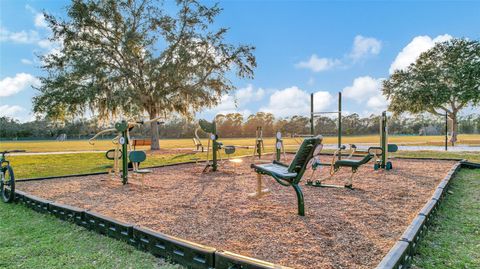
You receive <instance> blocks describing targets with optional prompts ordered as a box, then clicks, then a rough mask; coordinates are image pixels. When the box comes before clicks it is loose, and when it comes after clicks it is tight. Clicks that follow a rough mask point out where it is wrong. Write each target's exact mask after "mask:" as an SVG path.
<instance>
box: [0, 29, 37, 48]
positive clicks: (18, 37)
mask: <svg viewBox="0 0 480 269" xmlns="http://www.w3.org/2000/svg"><path fill="white" fill-rule="evenodd" d="M38 40H39V35H38V32H37V31H32V30H30V31H25V30H22V31H20V32H11V31H9V30H8V29H6V28H4V27H2V26H0V42H13V43H19V44H32V43H35V42H37V41H38Z"/></svg>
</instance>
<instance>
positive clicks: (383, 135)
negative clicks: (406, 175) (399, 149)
mask: <svg viewBox="0 0 480 269" xmlns="http://www.w3.org/2000/svg"><path fill="white" fill-rule="evenodd" d="M380 146H381V148H382V163H381V164H380V167H381V168H384V169H385V168H386V165H387V154H388V145H387V112H386V111H383V112H382V118H381V120H380Z"/></svg>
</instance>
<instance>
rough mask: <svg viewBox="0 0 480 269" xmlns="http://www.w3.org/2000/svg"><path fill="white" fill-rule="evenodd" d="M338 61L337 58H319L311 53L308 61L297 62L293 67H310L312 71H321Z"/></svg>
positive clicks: (331, 66) (336, 63)
mask: <svg viewBox="0 0 480 269" xmlns="http://www.w3.org/2000/svg"><path fill="white" fill-rule="evenodd" d="M340 63H341V62H340V60H338V59H330V58H319V57H318V56H317V55H316V54H313V55H312V56H311V57H310V59H309V60H308V61H303V62H299V63H297V64H296V65H295V67H297V68H305V69H310V70H312V71H313V72H321V71H325V70H328V69H331V68H333V67H335V66H337V65H339V64H340Z"/></svg>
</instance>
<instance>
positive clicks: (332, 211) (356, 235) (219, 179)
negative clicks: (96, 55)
mask: <svg viewBox="0 0 480 269" xmlns="http://www.w3.org/2000/svg"><path fill="white" fill-rule="evenodd" d="M291 157H292V156H290V155H289V156H288V158H291ZM266 158H272V156H266ZM322 158H324V160H323V161H325V162H328V161H329V157H328V156H326V157H322ZM250 163H251V159H249V158H245V159H244V162H243V163H241V164H238V165H237V167H236V168H234V165H233V164H230V163H226V164H225V166H223V167H222V166H220V168H219V171H217V172H209V173H204V174H202V173H201V170H202V169H203V167H202V166H201V164H182V165H177V166H170V167H162V168H156V169H154V172H153V173H152V174H148V175H146V176H145V180H144V182H143V185H142V183H141V181H140V180H139V179H140V178H137V179H134V178H132V177H130V184H128V185H126V186H123V185H122V184H121V182H120V180H119V179H115V180H112V177H111V176H109V175H97V176H88V177H76V178H64V179H52V180H44V181H32V182H19V183H18V187H17V188H18V189H19V190H22V191H26V192H28V193H31V194H33V195H37V196H39V197H42V198H46V199H49V200H53V201H55V202H59V203H64V204H68V205H73V206H77V207H81V208H85V209H89V210H92V211H95V212H99V213H101V214H104V215H107V216H110V217H114V218H116V219H119V220H122V221H126V222H130V223H134V224H137V225H142V226H146V227H148V228H151V229H154V230H157V231H159V232H163V233H166V234H169V235H173V236H177V237H180V238H183V239H187V240H190V241H193V242H196V243H200V244H204V245H207V246H211V247H215V248H217V249H221V250H228V251H232V252H235V253H239V254H242V255H247V256H251V257H255V258H258V259H262V260H266V261H269V262H273V263H278V264H282V265H285V266H290V267H294V268H372V267H375V266H376V265H377V264H378V263H379V262H380V260H381V259H382V258H383V256H384V255H385V254H386V253H387V252H388V251H389V250H390V248H391V247H392V246H393V244H394V243H395V241H396V240H398V238H399V237H400V236H401V234H402V233H403V232H404V230H405V229H406V228H407V226H408V225H409V224H410V222H411V221H412V219H413V218H414V217H415V216H416V215H417V213H418V211H419V210H420V209H421V208H422V207H423V206H424V204H425V203H426V202H427V201H428V200H429V199H430V197H431V195H432V194H433V192H434V190H435V188H436V186H437V185H438V183H439V182H440V180H441V179H442V178H443V177H444V176H445V175H446V174H447V172H448V171H449V169H450V168H451V167H452V165H453V164H454V162H451V161H430V160H401V159H395V160H393V165H394V169H393V170H391V171H383V170H380V171H374V170H373V164H367V165H364V166H362V167H361V168H360V169H359V171H358V173H357V176H356V179H355V180H354V182H353V184H354V188H355V189H354V190H348V189H332V188H314V187H308V186H303V184H302V190H303V192H304V195H305V211H306V216H305V217H301V216H298V215H297V201H296V196H295V192H294V190H293V189H292V188H291V187H283V186H281V185H280V184H277V183H276V182H274V180H273V179H271V178H269V177H264V178H266V179H267V180H266V181H267V184H268V187H269V188H270V189H271V190H272V192H271V193H270V194H269V195H266V196H264V197H262V198H260V199H251V198H248V193H251V192H254V191H255V187H256V185H255V184H256V174H255V173H254V172H253V171H252V169H251V168H250ZM323 169H324V170H323V171H322V176H326V174H327V169H326V168H323ZM349 174H350V173H349V169H348V168H344V169H342V170H341V171H340V172H339V173H337V175H336V176H335V177H334V178H335V179H336V180H333V181H330V182H329V183H337V184H342V183H343V179H344V178H345V177H348V176H349ZM318 175H319V174H317V176H318ZM309 176H310V172H309V171H307V172H306V173H305V176H304V180H303V182H305V179H306V178H307V177H309Z"/></svg>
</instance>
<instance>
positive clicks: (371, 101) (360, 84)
mask: <svg viewBox="0 0 480 269" xmlns="http://www.w3.org/2000/svg"><path fill="white" fill-rule="evenodd" d="M382 81H383V79H382V78H380V79H376V78H372V77H370V76H364V77H358V78H355V79H354V80H353V83H352V85H351V86H347V87H345V88H343V91H342V92H343V96H344V97H345V98H348V99H352V100H354V101H356V103H357V104H359V105H361V106H362V107H359V109H356V111H361V109H363V110H362V113H363V114H366V115H368V114H372V113H379V112H381V111H383V110H386V109H387V107H388V102H387V100H386V99H385V97H384V96H383V94H382V91H381V90H382Z"/></svg>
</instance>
